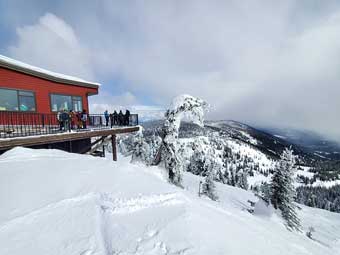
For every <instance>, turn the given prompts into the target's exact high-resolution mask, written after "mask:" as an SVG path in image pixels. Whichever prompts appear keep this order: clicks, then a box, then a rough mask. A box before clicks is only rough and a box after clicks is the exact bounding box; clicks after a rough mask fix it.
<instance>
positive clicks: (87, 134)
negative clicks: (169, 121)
mask: <svg viewBox="0 0 340 255" xmlns="http://www.w3.org/2000/svg"><path fill="white" fill-rule="evenodd" d="M138 130H139V127H138V126H134V127H117V128H112V129H104V130H88V131H81V132H65V133H59V134H52V135H39V136H29V137H20V138H19V137H18V138H4V139H0V150H8V149H11V148H13V147H16V146H23V147H25V146H35V145H42V144H50V143H59V142H66V141H74V140H81V139H86V138H91V137H106V136H110V135H112V136H115V135H117V134H124V133H132V132H136V131H138Z"/></svg>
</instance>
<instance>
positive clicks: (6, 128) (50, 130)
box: [0, 111, 138, 138]
mask: <svg viewBox="0 0 340 255" xmlns="http://www.w3.org/2000/svg"><path fill="white" fill-rule="evenodd" d="M57 116H58V115H57V114H56V113H51V114H41V113H27V112H5V111H0V138H12V137H25V136H36V135H47V134H56V133H63V132H71V131H72V132H81V131H86V130H91V129H96V130H98V129H108V128H113V127H117V126H136V125H138V114H130V116H129V120H126V118H125V117H124V118H123V119H122V118H120V119H117V118H109V120H108V123H106V118H105V116H104V115H103V114H87V119H86V121H82V120H81V119H80V118H79V117H77V116H76V115H70V117H69V118H68V120H66V121H59V120H58V118H57Z"/></svg>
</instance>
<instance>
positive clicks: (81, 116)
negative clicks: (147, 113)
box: [57, 109, 130, 131]
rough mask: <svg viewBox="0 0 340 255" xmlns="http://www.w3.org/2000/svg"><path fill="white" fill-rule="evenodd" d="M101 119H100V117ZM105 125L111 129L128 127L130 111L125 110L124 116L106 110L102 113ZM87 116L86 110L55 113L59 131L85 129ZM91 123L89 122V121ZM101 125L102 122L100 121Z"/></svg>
mask: <svg viewBox="0 0 340 255" xmlns="http://www.w3.org/2000/svg"><path fill="white" fill-rule="evenodd" d="M100 118H101V117H100ZM104 118H105V125H106V126H107V127H108V126H109V125H110V127H111V128H112V127H113V126H129V124H130V111H129V110H126V112H125V114H124V113H123V112H122V111H121V110H120V111H119V113H117V111H114V112H113V113H109V112H108V111H107V110H106V111H105V112H104ZM88 119H89V116H88V114H87V112H86V110H83V111H81V112H75V111H72V110H70V111H67V110H65V109H61V110H60V111H59V112H58V113H57V120H58V123H59V127H60V131H62V130H64V131H71V129H86V128H87V122H88ZM90 122H91V121H90ZM100 123H102V120H100Z"/></svg>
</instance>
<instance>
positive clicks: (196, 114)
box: [161, 95, 207, 186]
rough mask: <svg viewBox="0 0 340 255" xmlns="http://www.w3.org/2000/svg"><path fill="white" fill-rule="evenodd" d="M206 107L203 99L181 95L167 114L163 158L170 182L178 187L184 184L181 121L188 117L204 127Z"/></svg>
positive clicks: (164, 127) (164, 128)
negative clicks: (179, 136) (180, 136)
mask: <svg viewBox="0 0 340 255" xmlns="http://www.w3.org/2000/svg"><path fill="white" fill-rule="evenodd" d="M206 106H207V104H206V102H204V101H203V100H201V99H198V98H195V97H192V96H189V95H180V96H178V97H176V98H175V99H174V100H173V102H172V104H171V106H170V108H169V109H168V110H167V111H166V113H165V122H164V126H163V134H164V138H163V145H162V146H161V148H162V152H161V158H162V160H163V161H164V165H165V168H166V169H167V170H168V171H169V180H170V182H172V183H174V184H176V185H179V186H180V185H181V182H182V168H183V165H182V162H181V158H180V154H179V153H178V149H179V144H178V131H179V127H180V122H181V119H182V118H184V117H186V118H187V119H189V120H191V121H193V122H194V123H196V124H198V125H201V126H203V115H204V109H205V108H206Z"/></svg>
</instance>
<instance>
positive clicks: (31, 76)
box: [0, 55, 99, 113]
mask: <svg viewBox="0 0 340 255" xmlns="http://www.w3.org/2000/svg"><path fill="white" fill-rule="evenodd" d="M98 87H99V84H98V83H93V82H88V81H84V80H82V79H79V78H75V77H71V76H67V75H63V74H59V73H54V72H50V71H47V70H44V69H41V68H37V67H33V66H30V65H27V64H25V63H22V62H19V61H16V60H13V59H10V58H7V57H4V56H1V55H0V111H8V112H34V113H55V112H57V111H59V110H62V109H65V110H74V111H82V110H83V109H85V110H86V111H87V112H89V105H88V96H91V95H96V94H98Z"/></svg>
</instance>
